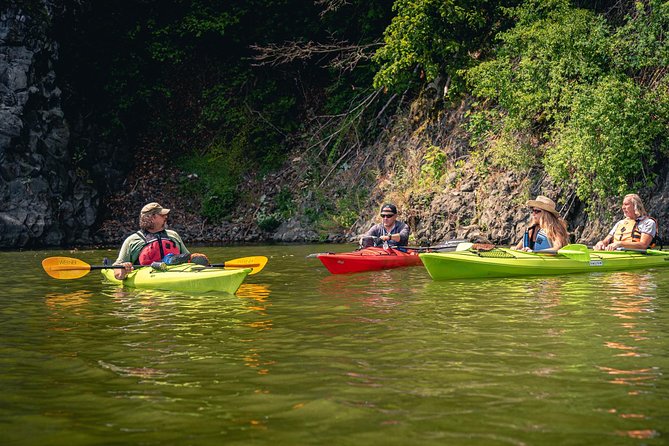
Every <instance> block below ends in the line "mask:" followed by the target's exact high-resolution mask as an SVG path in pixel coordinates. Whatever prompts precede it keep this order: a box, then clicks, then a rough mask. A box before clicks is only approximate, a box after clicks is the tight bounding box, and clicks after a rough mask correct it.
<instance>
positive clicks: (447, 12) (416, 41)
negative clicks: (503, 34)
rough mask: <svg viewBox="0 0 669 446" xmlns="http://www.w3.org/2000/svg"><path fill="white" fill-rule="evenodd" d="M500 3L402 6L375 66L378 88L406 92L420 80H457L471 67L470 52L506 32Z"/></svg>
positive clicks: (411, 0)
mask: <svg viewBox="0 0 669 446" xmlns="http://www.w3.org/2000/svg"><path fill="white" fill-rule="evenodd" d="M513 3H515V2H513V1H504V0H499V1H495V2H491V1H487V0H468V1H464V2H463V1H455V0H396V1H395V3H394V5H393V9H394V10H395V11H396V16H395V17H394V18H393V21H392V23H391V24H390V25H389V26H388V27H387V28H386V31H385V33H384V36H385V45H384V46H383V47H382V48H380V49H379V50H378V51H377V52H376V54H375V56H374V60H375V61H376V62H377V63H379V64H380V69H379V71H378V73H377V74H376V77H375V79H374V84H375V86H377V87H379V86H384V87H386V88H388V89H391V90H394V91H402V90H403V89H405V88H406V87H407V86H408V85H409V83H410V82H412V81H416V80H418V78H419V76H418V73H417V72H416V70H417V69H419V70H420V77H421V78H423V77H424V79H425V80H426V81H428V82H431V81H433V80H435V79H436V78H437V77H439V76H442V75H447V76H451V77H452V78H454V83H457V78H458V77H459V74H458V70H460V69H462V68H464V67H467V66H469V65H470V64H471V63H472V61H473V59H472V57H471V56H470V54H469V52H470V51H479V50H480V49H481V48H482V47H484V46H485V45H486V44H487V40H488V36H489V35H490V33H491V32H493V31H494V30H495V29H497V28H498V27H499V26H502V24H503V22H502V20H501V19H502V17H501V15H500V12H499V11H500V7H503V6H505V5H508V4H513Z"/></svg>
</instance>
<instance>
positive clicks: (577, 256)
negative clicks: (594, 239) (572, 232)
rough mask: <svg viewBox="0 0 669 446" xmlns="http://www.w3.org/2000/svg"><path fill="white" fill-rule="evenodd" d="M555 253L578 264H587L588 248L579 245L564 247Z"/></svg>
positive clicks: (588, 258) (588, 257) (588, 259)
mask: <svg viewBox="0 0 669 446" xmlns="http://www.w3.org/2000/svg"><path fill="white" fill-rule="evenodd" d="M557 253H558V254H560V255H563V256H565V257H567V258H570V259H572V260H576V261H578V262H589V261H590V252H589V251H588V247H587V246H585V245H581V244H573V245H566V246H563V247H562V248H560V249H558V250H557Z"/></svg>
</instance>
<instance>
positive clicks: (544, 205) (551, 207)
mask: <svg viewBox="0 0 669 446" xmlns="http://www.w3.org/2000/svg"><path fill="white" fill-rule="evenodd" d="M527 206H529V207H531V208H537V209H541V210H542V211H546V212H550V213H551V214H553V215H555V216H556V217H557V218H560V213H559V212H558V211H557V210H556V209H555V202H554V201H553V200H551V199H550V198H548V197H544V196H543V195H539V196H537V199H536V200H527Z"/></svg>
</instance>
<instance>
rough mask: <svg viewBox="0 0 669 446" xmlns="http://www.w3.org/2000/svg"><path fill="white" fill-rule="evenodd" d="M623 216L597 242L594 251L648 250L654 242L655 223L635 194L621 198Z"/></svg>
mask: <svg viewBox="0 0 669 446" xmlns="http://www.w3.org/2000/svg"><path fill="white" fill-rule="evenodd" d="M622 209H623V214H624V215H625V218H623V219H622V220H620V221H619V222H618V223H616V224H615V226H613V229H611V231H609V233H608V235H607V236H606V237H604V239H603V240H600V241H598V242H597V244H596V245H595V246H594V249H595V250H598V251H602V250H606V251H614V250H616V249H618V248H629V249H648V247H649V246H652V245H653V244H654V241H655V235H656V234H657V221H656V220H655V219H654V218H653V217H649V216H648V213H647V212H646V208H645V207H644V205H643V202H642V201H641V197H639V196H638V195H637V194H627V195H625V197H624V198H623V206H622Z"/></svg>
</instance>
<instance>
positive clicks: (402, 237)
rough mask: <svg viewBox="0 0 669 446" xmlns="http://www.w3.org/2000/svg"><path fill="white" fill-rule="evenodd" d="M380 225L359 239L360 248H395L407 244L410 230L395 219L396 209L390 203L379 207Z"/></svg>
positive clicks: (376, 225)
mask: <svg viewBox="0 0 669 446" xmlns="http://www.w3.org/2000/svg"><path fill="white" fill-rule="evenodd" d="M380 216H381V223H378V224H375V225H374V226H372V227H371V228H370V229H369V230H368V231H367V232H365V234H364V235H363V236H362V237H361V238H360V246H361V247H363V248H366V247H369V246H383V247H384V248H386V247H390V248H396V247H401V246H406V245H407V243H409V234H410V232H411V228H409V225H407V224H406V223H404V222H402V221H399V220H398V219H397V207H396V206H395V205H394V204H392V203H386V204H384V205H383V206H381V215H380Z"/></svg>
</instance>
